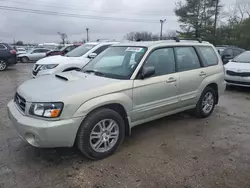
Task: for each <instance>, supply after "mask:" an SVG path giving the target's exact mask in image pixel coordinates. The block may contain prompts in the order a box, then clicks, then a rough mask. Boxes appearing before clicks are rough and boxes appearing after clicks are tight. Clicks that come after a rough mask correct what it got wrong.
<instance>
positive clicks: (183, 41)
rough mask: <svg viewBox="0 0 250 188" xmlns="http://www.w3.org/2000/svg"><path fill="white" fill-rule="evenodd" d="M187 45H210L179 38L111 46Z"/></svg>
mask: <svg viewBox="0 0 250 188" xmlns="http://www.w3.org/2000/svg"><path fill="white" fill-rule="evenodd" d="M187 45H192V46H193V45H194V46H204V45H206V46H212V44H210V43H209V42H206V41H204V42H202V43H200V42H198V41H195V40H192V41H191V40H181V41H179V42H176V41H175V40H161V41H142V42H126V43H118V44H115V45H113V46H138V47H148V48H153V47H158V46H159V47H160V46H187Z"/></svg>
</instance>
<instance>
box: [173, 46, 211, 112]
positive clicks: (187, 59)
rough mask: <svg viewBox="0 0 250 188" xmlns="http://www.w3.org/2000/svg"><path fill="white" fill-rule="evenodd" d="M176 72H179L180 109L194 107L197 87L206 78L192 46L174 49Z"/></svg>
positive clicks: (197, 93)
mask: <svg viewBox="0 0 250 188" xmlns="http://www.w3.org/2000/svg"><path fill="white" fill-rule="evenodd" d="M174 49H175V54H176V62H177V71H178V72H179V79H180V81H179V99H180V103H179V105H180V108H181V107H187V106H191V105H195V104H196V102H197V97H198V96H199V90H198V89H199V86H200V85H201V83H202V81H203V80H204V79H205V78H206V76H207V75H206V71H205V68H204V67H203V65H202V64H201V61H200V59H199V57H198V54H197V52H196V49H195V48H194V47H192V46H187V47H186V46H183V47H175V48H174Z"/></svg>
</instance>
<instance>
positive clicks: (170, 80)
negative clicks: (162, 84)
mask: <svg viewBox="0 0 250 188" xmlns="http://www.w3.org/2000/svg"><path fill="white" fill-rule="evenodd" d="M176 81H177V79H176V78H173V77H170V78H169V79H168V80H167V83H173V82H176Z"/></svg>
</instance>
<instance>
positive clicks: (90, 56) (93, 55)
mask: <svg viewBox="0 0 250 188" xmlns="http://www.w3.org/2000/svg"><path fill="white" fill-rule="evenodd" d="M96 56H97V54H96V53H91V54H89V55H88V57H89V58H90V59H94V58H95V57H96Z"/></svg>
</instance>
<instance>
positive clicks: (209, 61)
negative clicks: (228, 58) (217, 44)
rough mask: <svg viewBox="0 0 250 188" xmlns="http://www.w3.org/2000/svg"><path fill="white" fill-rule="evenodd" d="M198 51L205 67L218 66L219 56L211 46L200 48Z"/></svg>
mask: <svg viewBox="0 0 250 188" xmlns="http://www.w3.org/2000/svg"><path fill="white" fill-rule="evenodd" d="M197 49H198V51H199V53H200V55H201V58H202V60H203V63H204V65H205V66H213V65H218V62H219V59H218V56H217V54H216V53H215V51H214V49H213V48H212V47H211V46H199V47H197Z"/></svg>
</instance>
